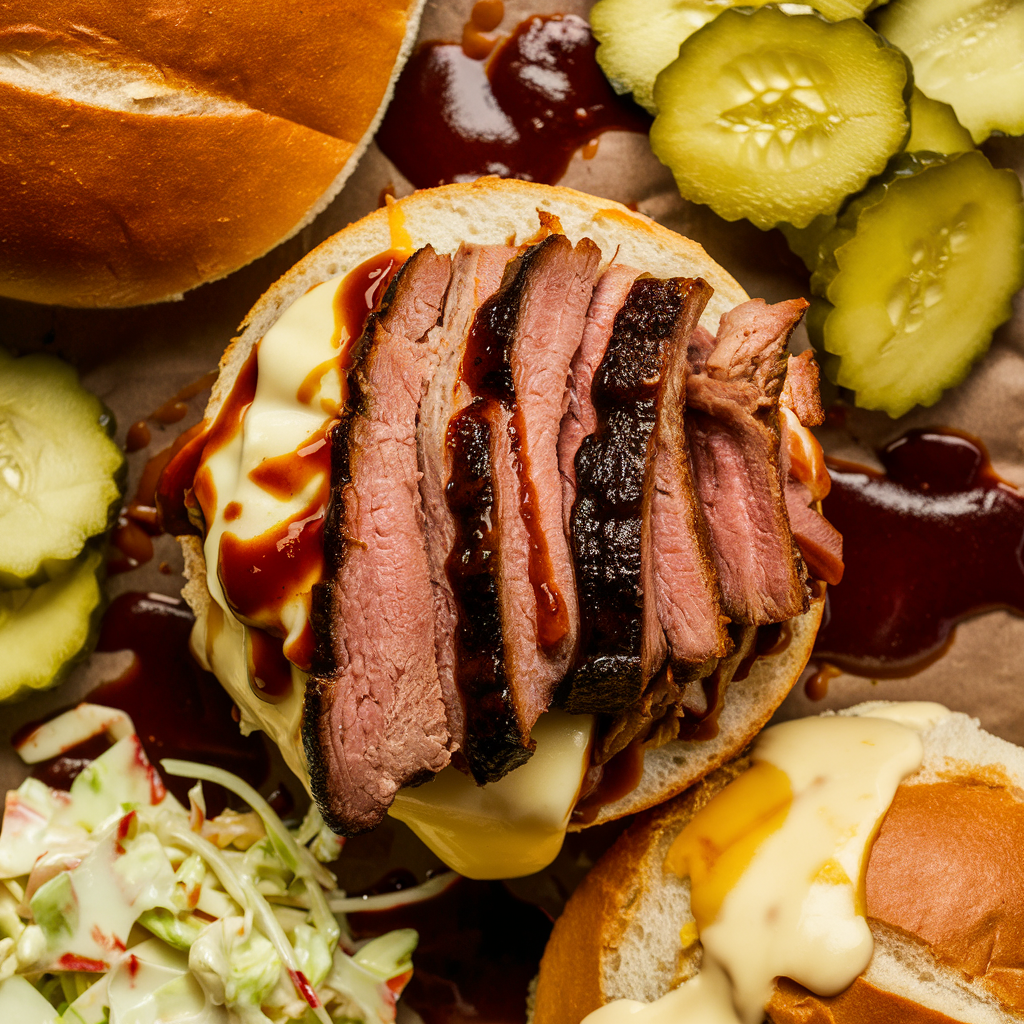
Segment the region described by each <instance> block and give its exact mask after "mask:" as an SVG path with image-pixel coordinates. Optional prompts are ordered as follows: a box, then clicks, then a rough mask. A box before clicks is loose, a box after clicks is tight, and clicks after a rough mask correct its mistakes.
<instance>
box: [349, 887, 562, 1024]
mask: <svg viewBox="0 0 1024 1024" xmlns="http://www.w3.org/2000/svg"><path fill="white" fill-rule="evenodd" d="M393 874H394V873H393ZM403 882H404V883H405V885H411V884H414V883H415V879H414V878H412V877H409V878H408V879H407V880H405V879H401V878H393V877H392V876H385V878H384V879H382V880H381V883H379V884H378V886H374V887H373V888H371V889H370V890H369V892H370V893H374V892H381V891H394V890H395V889H398V888H402V887H405V885H403V884H402V883H403ZM348 922H349V926H350V927H351V929H352V932H353V935H354V936H355V938H356V939H363V938H371V937H373V936H377V935H381V934H383V933H384V932H386V931H389V930H391V929H393V928H415V929H416V931H417V932H419V936H420V940H419V945H418V946H417V947H416V952H415V953H414V954H413V964H414V967H413V975H412V979H411V980H410V982H409V984H408V985H407V986H406V988H405V990H404V991H403V992H402V1002H403V1003H405V1004H406V1005H407V1006H409V1007H410V1008H411V1009H413V1010H415V1011H416V1012H417V1013H418V1014H419V1015H420V1016H421V1017H422V1018H423V1020H424V1021H425V1022H426V1024H525V1021H526V1000H527V992H528V989H529V985H530V981H531V980H532V979H533V978H534V977H535V976H536V974H537V968H538V965H539V964H540V958H541V955H542V954H543V952H544V946H545V945H546V943H547V940H548V936H549V935H550V933H551V920H550V918H549V917H548V916H547V915H546V914H545V913H544V912H543V911H542V910H540V909H539V908H538V907H537V906H535V905H533V904H532V903H527V902H526V901H524V900H521V899H519V898H517V897H516V896H513V895H512V893H510V892H509V890H508V888H507V887H506V886H505V885H504V884H503V883H501V882H473V881H470V880H469V879H466V878H460V879H459V880H458V881H457V882H456V883H455V884H454V885H453V886H451V887H450V888H449V889H447V890H445V891H444V892H442V893H440V894H439V895H437V896H434V897H431V898H430V899H428V900H424V901H422V902H420V903H411V904H406V905H404V906H400V907H396V908H394V909H393V910H381V911H374V912H372V913H371V912H357V913H352V914H349V915H348Z"/></svg>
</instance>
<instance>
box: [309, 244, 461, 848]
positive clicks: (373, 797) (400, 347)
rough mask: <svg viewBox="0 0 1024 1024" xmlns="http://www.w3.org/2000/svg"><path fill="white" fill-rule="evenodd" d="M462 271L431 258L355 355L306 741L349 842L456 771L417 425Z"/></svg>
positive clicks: (328, 536) (324, 796)
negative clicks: (440, 664)
mask: <svg viewBox="0 0 1024 1024" xmlns="http://www.w3.org/2000/svg"><path fill="white" fill-rule="evenodd" d="M450 274H451V260H450V259H449V258H448V257H447V256H438V255H437V254H436V253H435V252H434V251H433V249H431V248H430V247H429V246H427V247H426V248H424V249H421V250H419V252H417V253H416V254H415V255H414V256H412V257H411V258H410V259H409V260H408V261H407V262H406V264H405V265H404V266H403V267H402V269H401V271H400V272H399V274H398V275H397V276H396V277H395V279H394V280H393V281H392V283H391V285H390V287H389V288H388V291H387V293H386V295H385V297H384V300H383V302H382V305H381V307H380V308H379V309H378V310H377V311H376V312H375V313H374V314H372V315H371V317H370V318H369V320H368V322H367V325H366V329H365V331H364V333H363V335H362V337H361V338H360V340H359V342H358V344H357V346H356V349H355V352H354V354H353V360H354V366H353V369H352V371H351V372H350V374H349V388H350V396H351V397H350V401H349V404H348V407H347V409H346V411H345V413H344V414H343V416H342V419H341V422H340V423H339V424H338V425H337V426H336V427H335V429H334V430H333V432H332V434H331V445H332V451H331V502H330V506H329V509H328V513H327V524H326V528H325V555H326V577H327V580H326V582H325V583H322V584H319V585H318V586H317V587H316V588H315V589H314V594H313V611H314V616H313V624H314V628H315V629H316V631H317V635H318V641H319V646H318V662H319V664H318V666H317V671H316V673H315V675H314V676H313V677H312V678H311V680H310V683H309V686H308V688H307V692H306V704H305V709H304V715H303V740H304V745H305V749H306V758H307V761H308V763H309V766H310V781H311V785H312V789H313V794H314V796H315V797H316V800H317V803H318V805H319V807H320V810H321V813H322V814H323V817H324V820H325V821H326V822H327V823H328V824H329V825H330V827H331V828H332V829H334V830H335V831H336V832H340V833H342V834H347V835H355V834H358V833H360V832H365V831H366V830H368V829H371V828H373V827H374V826H375V825H377V824H379V823H380V821H381V819H382V818H383V817H384V815H385V814H386V813H387V809H388V807H389V806H390V804H391V801H392V799H393V798H394V794H395V792H396V790H398V789H399V788H400V787H402V786H407V785H414V784H416V783H418V782H422V781H425V780H426V779H428V778H430V777H431V776H432V775H433V773H435V772H437V771H440V769H442V768H443V767H444V766H445V765H446V764H447V763H448V761H449V757H450V755H449V749H448V747H449V732H448V726H447V714H446V709H445V705H444V701H443V699H442V691H441V685H440V682H439V679H438V674H437V665H436V660H435V654H434V644H435V637H434V598H433V594H432V591H431V584H430V572H429V567H428V561H427V553H426V549H425V544H424V536H423V513H422V508H421V505H420V494H419V488H418V477H419V469H418V466H417V459H416V416H417V410H418V408H419V403H420V398H421V396H422V394H423V390H424V387H425V385H426V382H427V381H428V380H429V379H430V377H431V374H432V373H433V371H434V368H435V366H436V363H437V353H436V351H435V350H433V349H432V347H431V346H430V345H428V344H427V343H426V337H425V336H426V335H427V333H428V331H429V330H430V328H431V327H433V326H434V325H435V324H436V322H437V320H438V317H439V315H440V310H441V304H442V301H443V299H444V295H445V291H446V289H447V287H448V282H449V278H450Z"/></svg>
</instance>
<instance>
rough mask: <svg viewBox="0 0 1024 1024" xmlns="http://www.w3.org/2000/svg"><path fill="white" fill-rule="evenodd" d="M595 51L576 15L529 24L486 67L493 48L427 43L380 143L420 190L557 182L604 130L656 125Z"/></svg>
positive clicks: (408, 70) (400, 89) (399, 91)
mask: <svg viewBox="0 0 1024 1024" xmlns="http://www.w3.org/2000/svg"><path fill="white" fill-rule="evenodd" d="M469 37H471V38H472V39H473V40H474V41H475V40H477V39H478V38H479V33H476V34H474V33H473V32H468V33H467V35H466V38H469ZM596 48H597V44H596V43H595V41H594V38H593V36H592V35H591V34H590V26H589V25H587V23H586V22H585V21H584V20H583V19H582V18H579V17H577V16H576V15H571V14H552V15H543V16H541V15H538V16H535V17H532V18H528V19H527V20H525V21H523V22H522V23H521V24H520V25H518V26H517V27H516V29H515V31H514V32H513V33H512V35H511V36H510V37H509V38H508V39H507V40H505V41H504V42H503V43H501V44H500V45H499V46H498V48H497V49H496V50H495V51H494V52H493V53H492V54H491V56H490V59H489V60H487V61H486V62H485V61H484V60H483V59H481V58H482V57H484V56H486V55H487V48H486V47H485V48H482V49H480V48H476V47H475V45H469V46H468V47H467V45H466V44H465V40H464V44H463V45H460V44H459V43H445V42H429V43H424V44H423V45H422V46H421V47H420V48H419V49H418V50H417V51H416V52H415V53H414V54H413V56H412V57H411V58H410V60H409V62H408V64H406V66H405V70H404V71H403V72H402V76H401V78H399V80H398V85H397V87H396V89H395V98H394V101H393V102H392V104H391V106H390V107H389V108H388V113H387V116H386V117H385V118H384V122H383V124H382V125H381V127H380V130H379V131H378V133H377V143H378V145H379V146H380V148H381V149H382V150H383V151H384V153H385V155H386V156H387V157H388V158H389V159H390V160H391V161H392V162H393V163H394V164H395V165H396V166H397V167H398V169H399V170H400V171H401V172H402V174H404V175H405V176H406V177H407V178H408V179H409V180H410V181H411V182H412V183H413V184H414V185H416V186H417V187H418V188H428V187H430V186H432V185H439V184H442V183H444V182H452V181H473V180H474V179H476V178H479V177H481V176H482V175H485V174H497V175H499V176H501V177H503V178H522V179H524V180H526V181H542V182H547V183H548V184H554V183H555V182H556V181H558V179H559V178H561V177H562V175H563V174H564V173H565V171H566V168H567V167H568V166H569V161H570V159H571V158H572V155H573V153H574V152H575V151H576V150H577V149H579V148H580V147H581V146H584V145H585V144H586V143H588V142H590V141H591V140H592V139H595V138H596V137H597V136H598V135H600V134H601V132H605V131H609V130H613V129H615V130H620V131H635V132H646V131H647V130H648V128H649V127H650V123H651V120H650V117H649V116H648V115H647V114H646V113H645V112H644V111H643V110H642V109H641V108H640V107H638V106H636V104H634V103H633V102H632V101H630V100H628V99H625V98H623V97H621V96H617V95H616V94H615V92H614V91H613V90H612V88H611V86H610V85H609V84H608V82H607V81H606V80H605V77H604V75H603V74H602V73H601V69H600V68H599V67H598V65H597V61H596V60H595V58H594V52H595V50H596ZM467 51H468V52H467Z"/></svg>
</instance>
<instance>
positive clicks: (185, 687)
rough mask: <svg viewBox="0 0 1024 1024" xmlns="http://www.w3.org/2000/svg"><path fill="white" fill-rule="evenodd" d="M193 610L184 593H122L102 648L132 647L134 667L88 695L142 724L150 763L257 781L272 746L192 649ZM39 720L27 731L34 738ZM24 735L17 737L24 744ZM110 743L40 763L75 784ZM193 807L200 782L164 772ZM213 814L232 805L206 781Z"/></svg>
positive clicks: (48, 778) (108, 618) (49, 779)
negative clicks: (243, 724)
mask: <svg viewBox="0 0 1024 1024" xmlns="http://www.w3.org/2000/svg"><path fill="white" fill-rule="evenodd" d="M193 621H194V620H193V617H192V613H191V612H190V611H189V610H188V608H187V607H186V606H185V603H184V602H183V601H181V600H179V599H178V598H173V597H166V596H164V595H163V594H140V593H127V594H121V595H120V596H118V597H116V598H115V599H114V600H113V601H112V602H111V604H110V607H109V608H108V609H107V612H106V614H105V615H104V617H103V625H102V627H101V630H100V638H99V643H98V644H97V646H96V649H97V650H98V651H122V650H128V651H131V652H132V654H133V655H134V657H133V659H132V662H131V665H130V666H129V667H128V669H127V670H126V671H125V672H124V674H123V675H121V676H120V677H119V678H117V679H115V680H112V681H111V682H107V683H102V684H101V685H100V686H98V687H97V688H96V689H94V690H93V691H92V692H91V693H89V695H88V696H87V697H86V700H88V701H90V702H91V703H94V704H103V705H106V706H107V707H114V708H120V709H121V710H122V711H125V712H127V713H128V714H129V715H130V716H131V719H132V721H133V722H134V723H135V729H136V732H137V733H138V736H139V739H140V740H141V741H142V745H143V747H144V748H145V750H146V753H147V754H148V756H149V759H150V761H152V763H153V764H154V765H156V766H157V767H158V768H159V761H160V759H161V758H164V757H173V758H183V759H185V760H190V761H201V762H203V763H205V764H213V765H217V766H218V767H221V768H225V769H227V770H228V771H230V772H234V773H235V774H236V775H239V776H241V777H242V778H243V779H245V780H246V781H247V782H249V783H250V784H251V785H253V786H257V787H258V786H260V785H262V784H263V782H264V781H265V780H266V778H267V775H268V772H269V759H268V757H267V751H266V747H265V745H264V743H263V741H262V739H261V738H260V737H259V736H258V735H255V734H254V735H252V736H242V735H241V733H240V732H239V731H238V726H237V725H236V724H235V722H234V721H233V720H232V715H231V710H232V704H231V698H230V697H229V696H228V695H227V694H226V693H225V692H224V690H223V689H222V688H221V685H220V683H218V682H217V679H216V677H215V676H213V675H212V674H211V673H209V672H204V671H203V670H202V669H201V668H200V667H199V665H198V664H196V662H195V661H194V660H193V658H192V656H191V654H190V652H189V646H188V644H189V635H190V633H191V631H192V624H193ZM38 724H39V723H32V724H31V725H29V726H26V727H25V728H24V729H22V730H20V732H19V735H26V734H27V733H28V732H30V731H31V730H32V729H34V728H35V727H36V726H37V725H38ZM17 738H18V737H17V736H16V737H14V738H13V740H12V742H17ZM107 746H109V743H108V742H107V741H105V740H104V739H102V738H93V739H91V740H87V741H86V742H85V743H81V744H78V745H77V746H75V747H72V748H71V749H70V750H67V751H65V752H64V753H63V754H61V755H60V757H57V758H54V759H53V760H50V761H46V762H43V763H42V764H39V765H37V766H35V768H33V771H32V774H33V775H34V776H35V777H36V778H40V779H42V780H43V781H44V782H46V783H47V785H50V786H53V787H55V788H58V789H67V788H69V787H70V785H71V783H72V782H73V781H74V779H75V777H76V776H77V775H78V773H79V772H80V771H81V770H82V769H83V768H84V767H85V766H86V765H87V764H88V763H89V762H90V761H92V760H94V759H95V758H96V757H98V756H99V755H100V754H102V753H103V751H104V750H105V749H106V748H107ZM163 780H164V783H165V784H166V786H167V788H168V789H170V791H171V792H172V793H174V795H175V796H176V797H178V799H179V800H181V801H182V802H183V803H185V805H186V806H187V805H188V790H189V788H190V787H191V786H192V785H193V780H190V779H182V778H176V777H174V776H167V775H164V776H163ZM204 790H205V792H206V794H207V804H208V810H209V813H210V814H211V815H213V814H217V813H219V811H220V810H221V809H222V808H223V807H224V798H223V795H222V791H221V790H220V787H219V786H218V787H215V786H211V785H209V784H205V785H204Z"/></svg>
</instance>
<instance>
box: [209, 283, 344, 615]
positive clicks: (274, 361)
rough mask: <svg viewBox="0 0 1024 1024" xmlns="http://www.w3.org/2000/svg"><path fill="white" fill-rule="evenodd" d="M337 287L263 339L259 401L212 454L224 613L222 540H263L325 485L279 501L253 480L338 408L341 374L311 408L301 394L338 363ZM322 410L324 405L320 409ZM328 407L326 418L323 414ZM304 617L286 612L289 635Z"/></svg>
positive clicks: (325, 288)
mask: <svg viewBox="0 0 1024 1024" xmlns="http://www.w3.org/2000/svg"><path fill="white" fill-rule="evenodd" d="M339 284H340V279H333V280H330V281H325V282H324V283H323V284H319V285H317V286H316V287H315V288H311V289H310V290H309V291H308V292H306V294H305V295H303V296H302V298H300V299H298V300H296V301H295V302H293V303H292V305H291V306H289V307H288V308H287V309H286V310H285V311H284V313H282V314H281V316H280V318H279V319H278V320H277V322H276V323H275V324H274V325H273V326H272V327H271V328H270V330H269V331H267V333H266V334H265V335H264V337H263V339H262V341H260V343H259V351H258V353H257V364H258V376H257V380H256V394H255V396H254V398H253V402H252V404H251V405H250V406H249V408H248V410H247V412H246V414H245V419H244V421H243V425H242V429H241V430H240V431H238V432H237V433H236V434H235V436H234V437H233V438H232V439H231V440H230V441H229V442H228V443H227V444H226V445H224V447H223V448H221V449H219V450H218V451H216V452H214V453H213V454H212V455H211V456H210V457H209V458H208V459H207V460H206V463H205V464H206V466H207V467H208V468H209V470H210V473H211V474H212V477H213V480H214V484H215V487H216V501H217V508H216V511H215V512H214V514H213V515H208V521H207V524H206V525H207V532H206V540H205V541H204V544H203V550H204V553H205V555H206V566H207V577H206V582H207V586H208V587H209V589H210V594H211V595H212V596H213V599H214V600H215V601H216V602H217V603H218V604H219V605H220V606H221V608H222V609H223V610H224V611H225V612H226V611H228V604H227V601H226V599H225V597H224V591H223V589H222V588H221V585H220V580H219V578H218V576H217V560H218V557H217V556H218V552H219V551H220V541H221V537H222V536H223V535H224V533H225V531H227V530H230V531H231V532H232V533H233V534H235V535H236V536H237V537H239V538H241V539H242V540H249V539H251V538H253V537H258V536H259V535H260V534H262V533H265V532H266V531H267V530H270V529H272V528H273V527H275V526H276V525H277V524H278V523H281V522H284V521H285V520H287V519H289V518H291V517H292V516H294V515H296V514H298V513H299V512H301V511H302V510H303V509H304V508H306V506H307V505H308V504H309V501H310V498H311V496H312V495H315V494H316V492H317V490H318V488H319V486H320V484H321V483H322V481H321V479H320V477H314V478H313V479H312V480H310V481H309V483H308V484H307V486H306V487H305V488H304V489H303V490H302V491H300V492H299V493H296V494H293V495H291V496H290V497H288V498H280V497H278V496H275V495H273V494H271V493H269V492H268V491H266V490H264V489H263V488H262V487H260V486H259V485H258V484H257V483H255V482H254V481H253V480H252V479H250V477H249V473H250V471H251V470H253V469H255V468H256V466H258V465H259V464H260V463H261V462H263V461H264V459H270V458H274V457H276V456H280V455H286V454H288V453H289V452H294V451H296V450H297V449H298V448H300V447H301V446H302V443H303V442H304V441H305V440H306V439H307V438H308V437H310V436H311V435H312V434H315V433H316V432H317V431H318V430H320V429H322V428H323V426H324V425H325V424H326V423H327V422H328V421H329V420H330V418H331V411H333V410H334V409H336V408H337V406H338V404H339V403H340V401H341V386H342V381H341V378H340V376H339V372H338V370H337V369H332V370H328V372H326V373H325V374H324V375H323V377H322V378H321V379H320V382H319V388H317V389H313V391H312V393H311V394H310V396H309V400H308V401H306V402H303V401H300V400H299V397H298V396H299V390H300V388H301V387H302V384H303V383H304V382H305V380H306V378H307V376H308V374H309V373H310V371H311V370H312V369H313V368H314V367H318V366H321V365H323V364H324V363H326V362H328V361H330V360H331V359H334V358H335V357H337V355H338V350H337V348H336V347H335V346H334V344H333V343H332V338H333V337H334V297H335V294H336V292H337V290H338V287H339ZM321 403H324V404H323V405H322V404H321ZM325 406H326V408H327V410H331V411H326V410H325ZM231 503H235V505H237V506H240V508H241V511H240V512H239V514H238V515H237V517H236V518H233V519H231V520H230V521H229V520H226V519H225V518H224V510H225V508H226V507H227V506H228V505H229V504H231ZM305 616H306V609H305V605H304V603H303V602H302V601H294V602H291V603H290V604H289V606H288V607H287V608H286V609H285V610H284V611H283V612H282V620H283V625H284V627H285V630H286V631H287V632H289V633H291V634H295V633H298V632H300V631H301V629H302V626H303V625H304V623H305Z"/></svg>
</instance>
